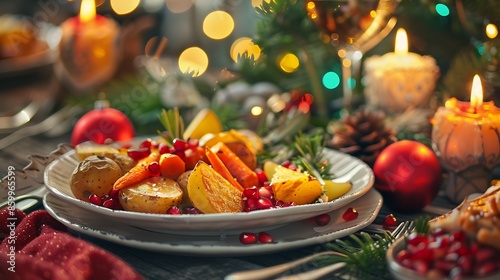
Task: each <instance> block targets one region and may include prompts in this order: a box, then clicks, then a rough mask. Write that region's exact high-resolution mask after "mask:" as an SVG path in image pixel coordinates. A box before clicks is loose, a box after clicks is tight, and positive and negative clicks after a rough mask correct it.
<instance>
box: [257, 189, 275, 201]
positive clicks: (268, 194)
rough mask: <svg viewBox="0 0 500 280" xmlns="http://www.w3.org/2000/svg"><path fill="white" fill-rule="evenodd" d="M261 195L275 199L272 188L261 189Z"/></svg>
mask: <svg viewBox="0 0 500 280" xmlns="http://www.w3.org/2000/svg"><path fill="white" fill-rule="evenodd" d="M259 195H260V196H262V197H266V198H269V199H271V198H273V189H272V188H271V187H260V188H259Z"/></svg>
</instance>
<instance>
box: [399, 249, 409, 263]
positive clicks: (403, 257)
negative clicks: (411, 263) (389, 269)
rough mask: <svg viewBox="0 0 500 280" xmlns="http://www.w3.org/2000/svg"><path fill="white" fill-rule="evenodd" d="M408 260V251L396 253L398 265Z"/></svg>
mask: <svg viewBox="0 0 500 280" xmlns="http://www.w3.org/2000/svg"><path fill="white" fill-rule="evenodd" d="M409 258H410V255H409V254H408V251H406V250H404V249H403V250H401V251H399V252H398V254H397V255H396V261H397V262H399V263H402V262H403V261H404V260H407V259H409Z"/></svg>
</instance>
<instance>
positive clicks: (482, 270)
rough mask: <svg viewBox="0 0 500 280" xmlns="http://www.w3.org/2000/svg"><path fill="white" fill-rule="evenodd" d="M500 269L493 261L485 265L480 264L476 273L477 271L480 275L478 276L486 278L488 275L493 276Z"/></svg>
mask: <svg viewBox="0 0 500 280" xmlns="http://www.w3.org/2000/svg"><path fill="white" fill-rule="evenodd" d="M497 269H498V265H497V264H496V263H495V262H493V261H491V262H487V263H485V264H480V265H479V266H478V267H477V269H476V271H475V274H476V275H478V276H486V275H488V274H491V273H493V272H495V271H497Z"/></svg>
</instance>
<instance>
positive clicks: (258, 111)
mask: <svg viewBox="0 0 500 280" xmlns="http://www.w3.org/2000/svg"><path fill="white" fill-rule="evenodd" d="M262 111H263V110H262V107H260V106H253V107H252V109H250V114H252V116H260V115H261V114H262Z"/></svg>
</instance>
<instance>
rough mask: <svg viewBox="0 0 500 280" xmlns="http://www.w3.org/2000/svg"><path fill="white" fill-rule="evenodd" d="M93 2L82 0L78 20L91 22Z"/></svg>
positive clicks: (93, 15) (93, 14)
mask: <svg viewBox="0 0 500 280" xmlns="http://www.w3.org/2000/svg"><path fill="white" fill-rule="evenodd" d="M95 13H96V12H95V2H94V0H82V5H81V6H80V21H81V22H91V21H93V20H94V19H95Z"/></svg>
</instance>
